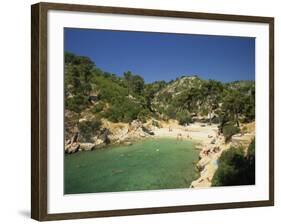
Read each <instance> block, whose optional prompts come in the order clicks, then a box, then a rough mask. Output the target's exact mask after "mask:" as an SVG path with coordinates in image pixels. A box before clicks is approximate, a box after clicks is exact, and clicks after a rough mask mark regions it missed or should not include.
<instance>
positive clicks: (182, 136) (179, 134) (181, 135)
mask: <svg viewBox="0 0 281 224" xmlns="http://www.w3.org/2000/svg"><path fill="white" fill-rule="evenodd" d="M172 131H173V129H172V128H171V126H169V132H172ZM184 131H185V132H187V131H188V129H187V128H185V129H184ZM186 138H187V139H192V137H191V136H190V135H189V134H187V135H186ZM177 140H179V141H182V140H184V134H182V133H178V134H177Z"/></svg>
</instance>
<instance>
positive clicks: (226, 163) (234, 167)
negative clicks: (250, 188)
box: [212, 140, 255, 186]
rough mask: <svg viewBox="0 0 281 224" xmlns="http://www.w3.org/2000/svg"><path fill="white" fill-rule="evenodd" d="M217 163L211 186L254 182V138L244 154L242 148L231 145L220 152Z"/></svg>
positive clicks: (250, 183)
mask: <svg viewBox="0 0 281 224" xmlns="http://www.w3.org/2000/svg"><path fill="white" fill-rule="evenodd" d="M218 163H219V167H218V169H217V171H216V173H215V175H214V177H213V180H212V186H234V185H252V184H255V140H253V141H252V143H251V144H250V146H249V147H248V150H247V153H246V155H245V152H244V151H243V149H242V148H234V147H232V148H230V149H229V150H227V151H225V152H223V153H222V155H221V157H220V159H219V161H218Z"/></svg>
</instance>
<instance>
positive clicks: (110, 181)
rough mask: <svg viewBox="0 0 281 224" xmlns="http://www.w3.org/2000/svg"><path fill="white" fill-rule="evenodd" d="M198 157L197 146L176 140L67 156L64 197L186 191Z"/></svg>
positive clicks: (157, 140) (116, 147)
mask: <svg viewBox="0 0 281 224" xmlns="http://www.w3.org/2000/svg"><path fill="white" fill-rule="evenodd" d="M198 155H199V152H198V151H197V150H196V149H195V147H194V143H192V142H190V141H177V140H174V139H147V140H144V141H140V142H137V143H134V144H133V145H130V146H112V147H110V148H109V147H108V148H105V149H100V150H95V151H87V152H78V153H75V154H66V155H65V161H64V167H65V171H64V175H65V176H64V190H65V194H76V193H93V192H118V191H137V190H156V189H174V188H186V187H189V185H190V183H191V182H192V181H193V180H194V179H196V178H197V177H198V173H197V172H196V170H195V163H196V162H197V161H198Z"/></svg>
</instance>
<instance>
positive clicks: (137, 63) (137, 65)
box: [64, 28, 255, 82]
mask: <svg viewBox="0 0 281 224" xmlns="http://www.w3.org/2000/svg"><path fill="white" fill-rule="evenodd" d="M64 45H65V51H69V52H72V53H74V54H77V55H83V56H88V57H90V58H91V59H92V61H94V62H95V64H96V65H97V67H99V68H101V69H102V70H104V71H107V72H110V73H114V74H117V75H123V73H124V72H125V71H131V72H133V73H134V74H138V75H141V76H142V77H143V78H144V80H145V81H146V82H153V81H156V80H165V81H170V80H171V79H175V78H177V77H179V76H181V75H198V76H199V77H201V78H203V79H215V80H220V81H222V82H229V81H235V80H254V79H255V39H254V38H248V37H228V36H208V35H188V34H166V33H165V34H163V33H150V32H127V31H106V30H95V29H77V28H65V30H64Z"/></svg>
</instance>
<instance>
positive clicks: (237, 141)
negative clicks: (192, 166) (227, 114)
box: [190, 122, 255, 188]
mask: <svg viewBox="0 0 281 224" xmlns="http://www.w3.org/2000/svg"><path fill="white" fill-rule="evenodd" d="M246 126H247V125H246ZM249 126H255V122H253V123H252V124H250V125H249ZM249 129H250V130H249V132H248V133H246V134H240V133H239V134H236V135H234V136H232V138H231V141H230V142H229V143H225V138H224V136H223V135H222V134H221V135H218V134H217V133H218V132H216V133H214V137H213V136H208V137H211V139H210V140H206V141H205V142H204V143H203V144H202V146H201V151H200V154H199V156H200V160H199V161H198V163H197V168H198V169H199V171H200V177H199V178H198V179H196V180H194V181H193V182H192V183H191V184H190V188H204V187H211V185H212V179H213V176H214V175H215V172H216V170H217V169H218V160H219V158H220V156H221V155H222V153H223V152H224V151H225V150H228V149H229V148H230V147H231V146H234V147H243V148H244V149H245V150H246V149H247V148H248V146H249V144H250V143H251V141H252V140H253V138H254V137H255V132H254V130H253V128H249Z"/></svg>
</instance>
